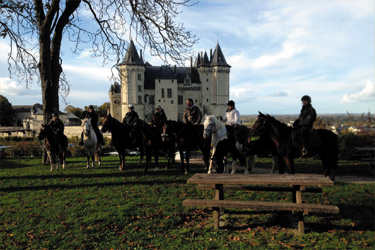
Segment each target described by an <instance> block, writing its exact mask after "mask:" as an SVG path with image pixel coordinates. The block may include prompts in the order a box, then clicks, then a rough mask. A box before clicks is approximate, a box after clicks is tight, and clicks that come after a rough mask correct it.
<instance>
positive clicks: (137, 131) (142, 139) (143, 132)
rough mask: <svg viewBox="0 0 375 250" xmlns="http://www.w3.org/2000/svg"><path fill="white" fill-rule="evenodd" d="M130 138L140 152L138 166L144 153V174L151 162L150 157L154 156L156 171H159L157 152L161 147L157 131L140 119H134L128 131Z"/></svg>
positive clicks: (160, 139)
mask: <svg viewBox="0 0 375 250" xmlns="http://www.w3.org/2000/svg"><path fill="white" fill-rule="evenodd" d="M130 137H131V138H132V139H133V140H135V142H136V144H137V146H138V147H139V149H140V151H141V158H140V162H139V164H141V163H142V159H143V152H146V168H145V170H144V172H145V173H146V172H147V171H148V167H149V164H150V162H151V156H152V154H153V155H154V160H155V165H156V171H158V170H159V160H158V157H159V155H158V150H159V149H160V148H161V146H162V138H161V136H160V133H159V131H158V130H157V129H156V128H154V127H152V126H151V125H150V124H148V123H146V122H145V121H143V120H141V119H136V121H135V122H134V123H133V125H132V127H131V130H130Z"/></svg>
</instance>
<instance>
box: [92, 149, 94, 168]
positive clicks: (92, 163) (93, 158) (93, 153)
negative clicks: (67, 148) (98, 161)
mask: <svg viewBox="0 0 375 250" xmlns="http://www.w3.org/2000/svg"><path fill="white" fill-rule="evenodd" d="M91 161H92V162H91V167H92V168H94V167H95V149H93V150H92V152H91Z"/></svg>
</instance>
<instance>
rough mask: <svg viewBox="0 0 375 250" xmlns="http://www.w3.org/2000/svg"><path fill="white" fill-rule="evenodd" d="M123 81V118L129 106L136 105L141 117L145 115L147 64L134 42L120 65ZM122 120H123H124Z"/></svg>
mask: <svg viewBox="0 0 375 250" xmlns="http://www.w3.org/2000/svg"><path fill="white" fill-rule="evenodd" d="M119 70H120V81H121V109H122V110H121V113H122V114H121V116H122V118H123V117H124V116H125V114H126V113H127V112H128V106H129V104H131V105H134V108H135V111H136V112H137V113H138V115H139V117H144V115H145V97H144V96H145V92H144V91H145V90H144V80H145V64H144V62H143V59H142V51H141V57H139V55H138V52H137V50H136V48H135V45H134V43H133V41H132V40H131V41H130V44H129V47H128V50H127V51H126V55H125V57H124V60H123V62H122V63H120V64H119ZM122 118H121V120H122Z"/></svg>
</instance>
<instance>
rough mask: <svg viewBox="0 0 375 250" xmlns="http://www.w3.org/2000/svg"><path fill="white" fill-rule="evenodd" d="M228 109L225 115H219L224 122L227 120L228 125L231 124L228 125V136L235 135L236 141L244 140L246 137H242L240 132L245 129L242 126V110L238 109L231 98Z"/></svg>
mask: <svg viewBox="0 0 375 250" xmlns="http://www.w3.org/2000/svg"><path fill="white" fill-rule="evenodd" d="M227 105H228V109H227V111H226V112H225V117H223V118H221V117H219V119H220V118H221V119H220V120H222V121H223V122H225V124H226V125H229V126H230V127H228V129H227V132H228V138H229V137H232V138H233V137H234V139H235V141H236V142H241V144H242V143H244V142H243V139H244V138H240V136H239V135H240V134H241V131H240V130H241V129H243V128H242V127H241V126H240V112H239V111H238V109H236V104H235V102H234V101H233V100H230V101H229V102H228V103H227Z"/></svg>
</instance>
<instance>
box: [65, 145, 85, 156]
mask: <svg viewBox="0 0 375 250" xmlns="http://www.w3.org/2000/svg"><path fill="white" fill-rule="evenodd" d="M68 151H69V152H70V154H69V155H71V156H72V157H81V156H85V155H86V151H85V147H84V146H81V145H78V144H76V145H74V146H72V147H69V148H68Z"/></svg>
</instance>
